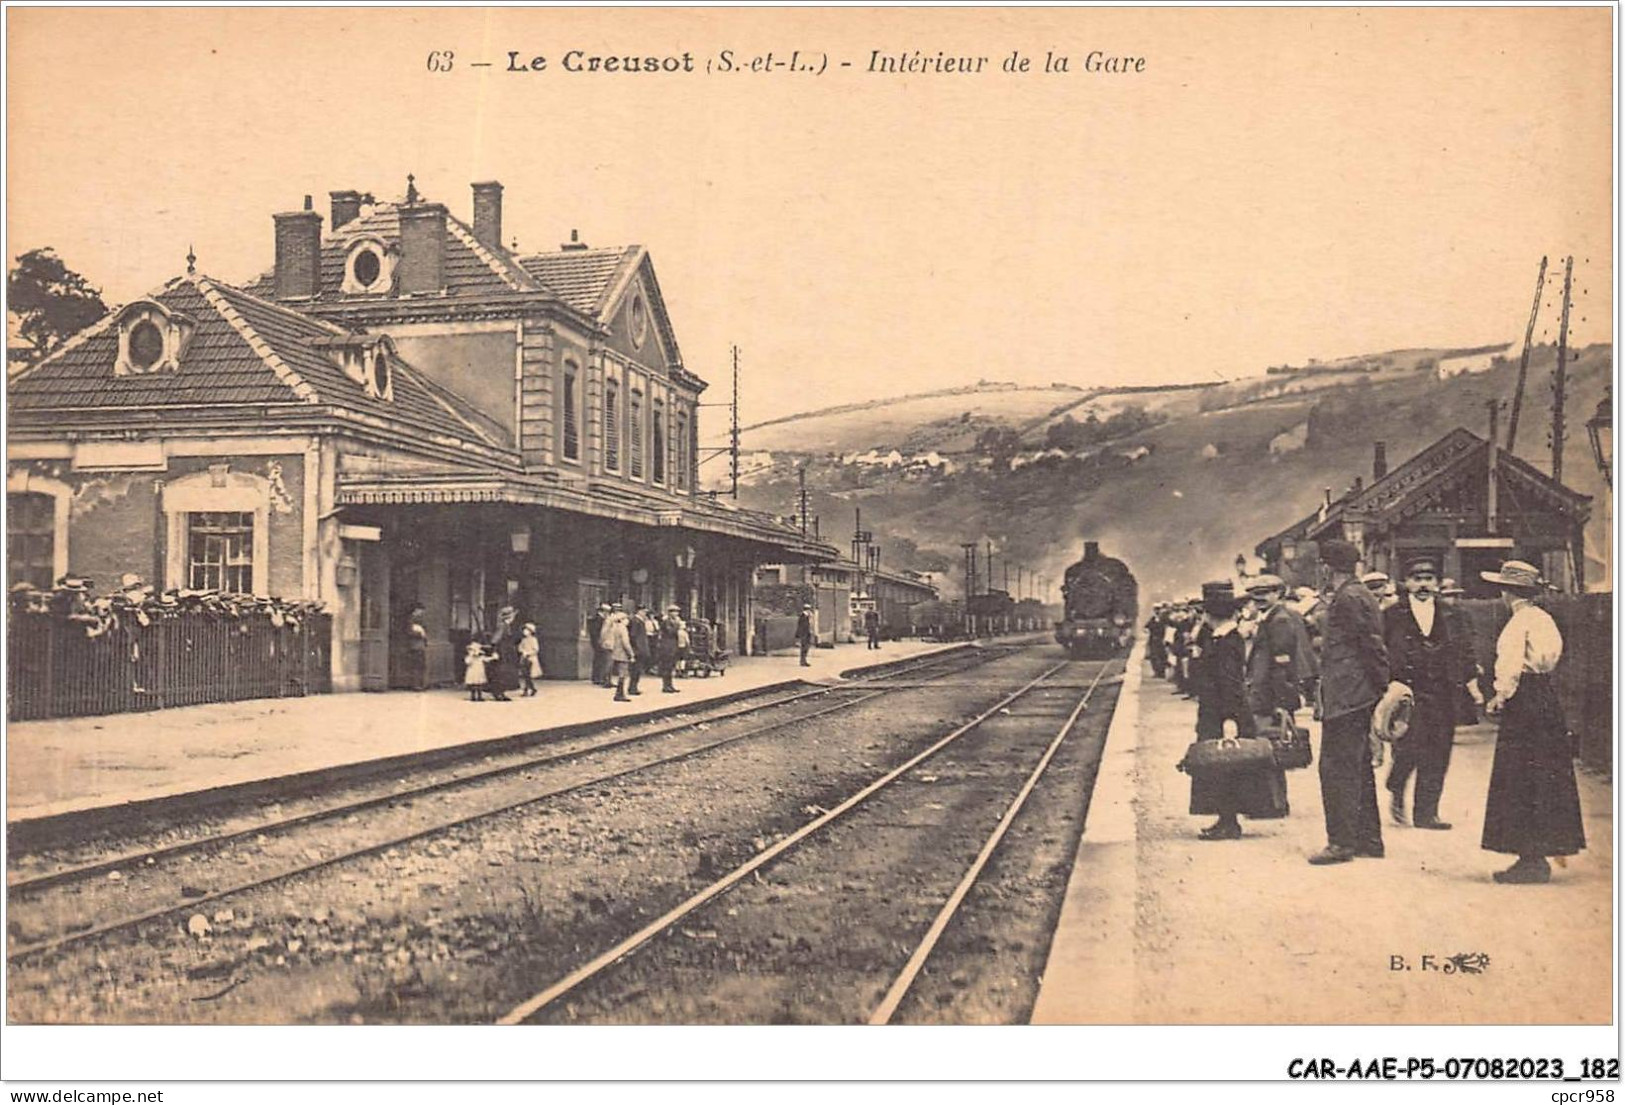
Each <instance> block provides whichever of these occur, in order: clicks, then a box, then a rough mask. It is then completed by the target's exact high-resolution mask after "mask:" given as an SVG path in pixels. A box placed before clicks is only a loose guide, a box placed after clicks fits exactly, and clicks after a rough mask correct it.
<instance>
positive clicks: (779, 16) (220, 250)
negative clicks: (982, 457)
mask: <svg viewBox="0 0 1625 1105" xmlns="http://www.w3.org/2000/svg"><path fill="white" fill-rule="evenodd" d="M1611 14H1612V13H1611V12H1610V11H1609V10H1608V9H1606V8H1591V9H1567V10H1561V11H1559V10H1550V9H1547V10H1537V9H1527V10H1512V9H1482V10H1466V9H1455V10H1452V9H1443V10H1439V9H1425V10H1424V9H1373V10H1365V11H1354V10H1338V11H1334V10H1313V9H1310V10H1297V9H1294V10H1285V9H1267V8H1265V9H1235V10H1221V9H1210V10H1189V9H1181V10H1168V9H1163V10H1114V9H1082V10H1078V9H1068V10H1061V9H1027V10H982V11H970V10H962V9H961V10H944V9H891V10H865V9H838V10H808V9H800V10H785V9H780V10H741V9H732V10H729V9H705V10H676V9H666V10H628V9H621V10H597V11H576V10H570V11H566V10H515V9H505V10H496V11H475V10H467V11H465V10H452V9H417V10H406V11H387V10H336V9H329V10H322V9H280V10H257V11H230V10H227V11H220V10H198V9H155V10H145V11H131V10H95V11H88V12H87V11H71V10H50V9H16V8H12V9H8V11H7V20H8V36H9V37H8V57H7V60H8V76H7V80H8V93H9V109H8V122H9V128H8V137H7V154H8V159H7V185H8V195H9V199H10V202H9V203H8V204H7V231H8V237H7V251H8V257H15V256H16V255H17V254H19V253H21V252H23V251H25V250H27V249H30V248H34V247H36V246H44V245H49V246H52V247H54V248H56V249H57V251H58V252H59V253H60V254H61V256H62V257H63V258H64V260H66V261H67V263H68V264H69V265H70V266H72V267H73V268H75V269H77V270H79V271H80V272H82V273H84V274H85V275H86V276H87V277H89V278H90V279H91V281H92V282H93V283H95V284H98V285H99V286H100V287H102V288H103V290H104V292H105V293H106V296H107V298H108V299H109V300H110V301H111V302H122V301H127V300H128V299H130V298H134V297H136V296H139V295H141V294H142V293H144V292H146V291H149V290H151V289H153V288H155V287H157V286H159V285H160V284H162V283H163V282H164V281H165V280H166V279H168V278H169V277H171V276H174V275H176V274H177V273H179V272H181V271H183V270H184V267H185V255H186V253H187V250H188V248H189V247H192V248H195V249H196V252H197V256H198V267H199V270H200V271H203V272H206V273H208V274H210V275H212V276H215V277H218V278H221V279H225V280H232V281H238V280H246V279H248V278H249V277H251V276H253V275H255V274H256V273H258V272H260V271H262V270H263V269H265V268H266V267H268V266H269V262H270V258H271V252H272V222H271V214H272V213H273V212H275V211H282V210H289V209H293V208H296V207H298V206H299V205H300V203H301V201H302V198H303V197H304V196H305V195H306V194H311V195H314V196H315V197H316V206H317V209H318V210H321V211H324V212H325V210H326V208H327V193H328V192H329V191H332V190H334V189H343V188H356V189H360V190H363V191H372V192H374V193H376V194H377V195H378V196H379V197H380V198H386V199H393V198H399V196H400V195H401V194H402V193H404V191H405V187H406V176H407V174H408V173H409V172H410V173H413V174H414V175H415V176H416V180H417V183H418V187H419V189H420V191H422V192H423V193H424V194H425V195H426V196H427V197H428V198H430V199H436V200H443V201H444V202H446V203H447V204H448V205H449V206H450V207H451V209H452V211H453V212H454V213H456V214H458V215H460V216H461V217H463V218H465V219H467V218H468V217H469V209H470V199H469V189H468V186H469V183H470V182H472V181H477V180H487V179H497V180H500V181H502V182H503V184H504V185H506V196H505V228H506V231H505V232H506V234H507V236H509V237H513V238H517V239H518V241H519V243H520V246H521V248H522V249H527V250H528V249H541V248H552V247H554V246H556V245H557V244H558V243H560V242H562V241H565V240H566V239H568V237H569V235H570V231H571V230H572V229H576V230H579V232H580V235H581V237H582V239H583V240H585V241H587V242H588V243H589V244H590V245H593V246H605V245H621V244H626V243H630V242H637V243H641V244H643V245H645V246H647V247H648V248H649V249H650V251H651V253H652V256H653V259H654V263H655V268H656V273H657V275H658V277H659V280H660V284H661V288H662V292H663V294H664V297H665V300H666V304H667V306H668V308H669V310H670V312H671V314H672V318H673V323H674V326H675V328H676V333H677V338H678V342H679V344H680V346H681V349H682V353H683V356H684V360H685V362H686V364H687V365H688V367H690V368H691V369H693V370H694V371H697V372H698V373H700V375H702V376H704V377H706V378H708V379H710V380H712V381H713V382H714V383H715V384H716V385H717V386H716V388H715V390H713V392H712V393H711V395H710V396H709V398H711V399H716V400H720V399H722V398H724V396H723V395H722V394H721V393H722V392H723V391H725V390H726V388H727V377H728V369H727V366H728V360H729V349H730V347H731V346H732V345H738V346H739V348H740V350H741V366H742V398H741V403H742V419H743V421H745V422H746V423H750V422H757V421H761V420H764V419H769V418H773V417H777V416H780V415H783V414H787V413H792V412H795V411H798V410H805V409H810V408H816V407H822V406H827V405H830V404H834V403H842V402H850V401H854V400H858V399H863V398H869V397H873V396H879V395H891V394H906V393H910V392H918V391H923V390H931V389H934V388H940V387H949V386H957V385H960V384H966V383H972V382H974V381H976V380H978V379H990V380H1008V381H1015V382H1018V383H1031V384H1048V383H1050V382H1052V381H1062V382H1067V383H1074V384H1080V385H1085V386H1087V385H1093V384H1118V383H1147V384H1149V383H1164V382H1182V381H1190V380H1201V379H1212V378H1215V377H1226V378H1229V377H1235V376H1242V375H1251V374H1255V373H1258V372H1261V371H1262V370H1263V369H1264V367H1265V366H1267V365H1271V364H1277V363H1283V362H1288V363H1299V364H1301V363H1303V362H1305V361H1306V360H1308V359H1309V358H1311V357H1319V358H1322V359H1329V358H1332V357H1337V356H1341V355H1345V354H1351V353H1361V352H1374V351H1379V350H1384V349H1392V348H1402V347H1411V346H1424V345H1465V344H1480V343H1487V342H1502V341H1514V340H1521V337H1522V330H1523V325H1524V322H1525V320H1526V318H1527V315H1528V311H1529V302H1530V295H1531V292H1532V290H1533V284H1534V278H1535V271H1536V266H1537V265H1538V262H1539V259H1540V257H1541V256H1542V255H1543V254H1544V255H1550V256H1552V257H1553V258H1558V257H1561V256H1563V255H1566V254H1570V253H1572V254H1574V255H1575V258H1576V302H1577V303H1578V304H1579V306H1578V307H1577V308H1576V311H1575V318H1574V322H1573V327H1572V329H1573V340H1575V341H1577V342H1582V343H1583V342H1588V341H1600V340H1607V339H1608V337H1609V333H1610V327H1611V319H1610V318H1609V311H1608V309H1607V304H1609V303H1610V302H1611V299H1612V278H1613V273H1612V264H1611V242H1612V236H1613V235H1612V223H1611V218H1612V215H1611V209H1612V196H1613V180H1612V163H1613V157H1612V152H1611V148H1610V143H1611V130H1610V123H1611V102H1610V95H1611V91H1612V88H1613V76H1612V71H1611V37H1612V28H1611V24H1610V19H1611ZM572 49H577V50H581V51H583V52H584V53H585V54H587V55H590V54H601V55H624V54H631V55H639V56H648V55H653V56H660V57H664V56H673V57H679V58H680V57H681V55H683V54H684V53H685V52H686V53H688V54H689V55H690V56H691V57H692V58H693V59H694V65H695V68H696V70H697V71H696V72H693V73H685V72H678V73H670V74H658V75H651V74H645V73H635V74H634V73H596V74H593V73H571V72H567V71H565V69H564V68H563V65H564V61H565V55H566V52H567V51H569V50H572ZM795 49H799V50H801V51H802V52H803V55H802V56H803V57H811V58H813V59H814V61H815V62H816V61H817V60H818V59H819V58H821V57H823V56H824V55H827V56H828V57H829V63H828V69H827V71H825V72H822V73H818V72H795V71H791V70H789V69H782V68H781V69H777V70H775V71H772V72H768V73H752V72H749V71H748V70H743V71H735V72H728V73H722V72H717V71H715V69H716V67H717V66H718V65H719V64H720V59H721V58H722V56H723V55H722V51H724V50H728V51H732V55H731V56H732V58H733V59H734V63H735V65H736V66H743V65H747V64H748V62H749V61H750V59H751V58H753V57H758V56H761V55H764V54H766V53H767V52H768V51H769V50H771V51H773V52H774V55H775V59H776V60H782V59H784V58H785V57H786V56H787V55H788V54H789V51H791V50H795ZM510 50H511V51H515V52H517V55H518V56H519V57H520V58H521V59H530V58H533V57H535V56H538V55H540V56H543V57H545V58H547V59H548V60H547V65H546V67H545V68H543V69H541V70H540V71H535V70H532V71H530V72H509V71H507V64H506V63H507V59H508V55H509V51H510ZM915 50H918V51H920V52H921V53H922V54H923V55H927V56H930V57H934V56H935V55H936V54H937V53H938V52H939V51H941V52H944V53H945V54H947V55H951V56H956V57H957V56H971V57H976V56H980V57H985V58H987V59H988V60H987V63H986V65H985V67H984V71H983V72H981V73H934V72H927V73H912V74H909V73H872V72H869V71H868V69H869V63H870V58H871V52H872V51H880V52H881V53H882V54H897V53H900V52H905V51H915ZM1097 50H1098V51H1101V52H1102V53H1103V54H1105V55H1110V56H1119V57H1121V56H1127V57H1143V58H1144V59H1145V64H1144V67H1143V71H1142V72H1130V73H1086V72H1084V71H1083V61H1084V59H1085V57H1086V56H1087V55H1088V54H1089V53H1090V52H1091V51H1097ZM431 51H451V53H452V69H451V71H450V72H449V73H448V72H439V73H436V72H431V71H430V69H429V58H430V54H431ZM1013 51H1019V52H1020V53H1021V54H1022V55H1024V56H1027V57H1028V58H1030V59H1031V66H1032V68H1031V69H1030V70H1029V71H1028V72H1025V73H1015V74H1010V73H1005V72H1004V71H1003V69H1002V65H1001V62H1002V61H1003V60H1004V59H1006V58H1008V57H1010V55H1011V54H1012V52H1013ZM1046 52H1053V53H1055V54H1057V55H1064V56H1066V57H1067V58H1068V59H1069V71H1068V72H1066V73H1044V72H1042V71H1041V70H1042V66H1043V60H1044V57H1045V54H1046ZM481 60H483V61H489V62H492V63H493V64H492V65H491V67H489V68H483V69H481V68H472V67H470V66H469V65H468V63H470V62H475V61H481ZM842 61H849V62H850V63H851V66H850V67H849V68H848V67H842V65H841V62H842ZM708 62H709V63H710V64H711V65H712V67H713V71H712V72H710V73H707V72H705V71H704V67H705V65H706V64H707V63H708ZM1587 304H1591V305H1593V306H1591V308H1590V309H1589V310H1587V308H1586V305H1587ZM1552 317H1553V316H1551V315H1548V319H1551V318H1552ZM720 423H721V419H720V418H717V419H715V420H714V421H713V427H714V426H717V425H720Z"/></svg>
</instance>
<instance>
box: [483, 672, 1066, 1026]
mask: <svg viewBox="0 0 1625 1105" xmlns="http://www.w3.org/2000/svg"><path fill="white" fill-rule="evenodd" d="M1069 662H1070V661H1062V662H1061V663H1059V664H1056V665H1054V666H1053V667H1050V668H1048V669H1046V670H1045V671H1044V672H1043V673H1041V674H1040V675H1038V676H1037V677H1036V678H1034V679H1032V680H1030V681H1028V682H1027V683H1024V684H1022V686H1021V687H1019V688H1018V689H1016V690H1015V691H1012V692H1011V693H1010V694H1007V695H1005V696H1004V697H1003V698H1001V699H999V701H997V702H995V703H994V704H993V705H992V706H989V707H988V708H987V709H986V710H984V711H982V712H981V713H979V714H977V715H976V716H975V717H974V718H972V719H971V720H970V721H967V722H965V723H964V724H963V725H960V726H958V727H957V728H955V729H954V730H953V731H952V732H950V733H948V734H947V735H946V736H943V737H940V738H939V739H937V740H936V741H935V742H933V743H932V744H931V745H930V746H929V747H927V748H926V749H925V750H923V751H921V752H918V753H916V754H915V755H913V756H911V757H909V758H908V759H907V760H905V761H903V763H901V764H899V765H898V766H897V767H894V768H892V769H891V770H890V771H888V772H886V773H885V774H884V775H881V776H880V777H879V778H877V779H875V780H874V781H873V782H870V783H869V784H867V785H866V786H864V787H863V788H862V789H861V790H859V791H858V792H857V793H855V794H853V795H852V796H851V797H849V798H847V799H846V800H845V801H843V802H841V804H840V805H838V806H836V807H835V808H834V809H831V810H827V811H825V812H824V813H822V814H820V815H819V816H818V817H816V818H815V819H813V820H812V821H809V822H807V823H806V824H805V825H803V826H802V827H801V828H799V829H797V830H796V831H795V832H793V833H791V834H790V835H788V836H786V837H784V838H783V839H781V840H779V841H778V842H776V843H774V844H773V845H771V846H769V847H767V848H765V849H763V850H762V851H760V852H758V853H756V855H755V856H753V857H751V858H750V859H749V860H746V861H745V862H744V863H742V864H740V865H739V866H738V867H735V868H734V869H733V870H732V871H730V872H728V873H727V874H726V875H723V876H722V877H721V878H720V879H717V880H716V881H715V882H713V883H711V884H710V885H709V886H706V887H704V888H703V889H701V890H699V891H697V892H695V893H694V894H692V895H690V896H689V897H687V898H685V899H684V900H683V901H682V902H680V903H678V904H677V905H675V906H673V907H672V908H671V909H669V910H667V911H666V912H665V913H663V914H661V915H660V916H659V917H657V918H655V919H654V920H653V921H651V922H649V923H648V924H647V925H644V926H643V927H642V928H640V929H638V930H637V931H636V932H634V933H632V935H630V936H628V937H626V938H625V939H623V940H621V941H620V942H619V943H617V944H616V945H614V946H613V947H611V948H610V949H609V950H607V951H605V952H602V953H601V954H599V955H597V956H595V957H593V958H592V959H590V960H588V961H587V962H586V963H584V964H582V965H581V966H579V967H577V968H576V969H575V970H573V971H571V972H570V973H569V974H567V975H565V976H564V977H563V978H561V979H559V980H558V981H556V982H554V983H553V984H552V985H550V986H548V987H547V988H546V989H544V990H542V991H541V992H539V993H537V994H535V995H534V996H532V997H530V998H527V999H526V1000H525V1001H523V1002H521V1003H520V1004H518V1005H516V1006H514V1008H512V1009H510V1010H509V1011H508V1012H507V1013H505V1014H503V1016H502V1017H500V1018H499V1019H498V1020H497V1022H496V1023H497V1024H520V1023H523V1022H524V1021H525V1020H527V1019H528V1018H530V1017H532V1016H534V1015H535V1014H536V1013H537V1012H539V1011H540V1010H542V1009H543V1008H545V1007H546V1006H548V1005H550V1004H551V1003H553V1002H554V1001H557V1000H558V999H559V998H560V997H562V996H564V995H565V994H567V993H569V992H570V991H571V990H574V989H575V988H576V987H577V986H580V985H581V984H582V983H583V982H586V981H587V980H588V979H590V978H592V977H593V976H594V975H597V974H598V973H599V972H601V971H603V970H604V968H606V967H609V966H610V965H612V964H614V963H615V962H617V961H618V960H620V959H621V958H623V957H624V956H626V955H627V954H628V953H630V952H633V951H635V950H637V949H638V948H639V947H641V946H642V945H643V944H646V943H648V941H649V940H651V939H653V938H654V937H656V936H658V935H659V934H660V933H662V932H664V931H665V930H666V929H668V928H670V927H671V926H672V925H674V924H676V923H677V922H678V921H681V920H682V919H683V918H684V917H686V916H688V915H689V914H690V913H692V912H694V911H695V910H696V909H698V908H699V907H700V906H702V905H704V904H706V903H707V902H709V901H711V900H712V899H713V898H716V897H717V896H718V895H720V894H722V893H724V892H725V891H727V890H728V889H730V888H731V887H733V886H734V885H735V884H736V883H738V882H739V881H740V880H741V879H743V878H745V877H747V876H748V875H750V874H751V873H752V872H753V871H756V870H758V869H759V868H761V867H763V866H765V865H767V864H769V863H771V862H773V860H775V859H777V858H778V857H779V856H781V855H783V854H784V853H785V852H787V851H789V850H790V849H791V848H794V847H795V846H796V845H797V844H800V843H801V842H802V841H803V840H806V839H807V838H808V837H810V836H812V835H813V834H814V833H816V832H818V831H819V830H820V829H822V828H824V827H825V826H826V825H829V824H830V823H831V822H833V821H835V820H836V819H838V818H839V817H841V816H842V815H843V814H845V813H847V812H849V811H850V810H852V809H855V808H856V807H858V806H859V805H861V804H863V803H864V802H865V801H867V800H868V799H869V798H870V797H872V796H873V795H874V794H876V793H878V792H879V791H880V790H882V789H884V788H885V787H887V786H889V785H890V784H892V783H893V782H895V781H896V780H897V779H899V778H901V777H902V776H904V775H906V774H907V773H908V772H910V771H912V770H913V769H914V768H915V767H917V766H918V765H919V764H921V763H923V762H924V761H925V760H927V759H929V758H930V757H932V756H934V755H936V754H937V753H938V752H940V751H942V750H943V749H944V748H946V747H948V745H950V744H952V743H953V742H954V741H956V740H958V739H959V738H960V737H962V736H964V735H965V734H966V733H968V732H970V731H971V730H972V729H974V728H976V727H977V726H978V725H980V724H982V723H983V722H984V721H986V720H987V719H988V718H990V717H992V716H993V715H994V714H996V713H998V712H999V711H1000V710H1002V709H1004V707H1006V706H1008V705H1009V704H1010V703H1012V702H1014V701H1015V700H1016V699H1018V698H1020V697H1021V696H1022V695H1024V694H1026V693H1027V692H1028V691H1030V690H1032V689H1033V688H1034V687H1036V686H1038V685H1039V684H1040V683H1042V682H1043V681H1044V680H1045V679H1048V678H1049V677H1050V676H1052V675H1054V674H1055V673H1056V672H1058V671H1060V670H1061V669H1062V668H1064V667H1066V665H1067V663H1069Z"/></svg>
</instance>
